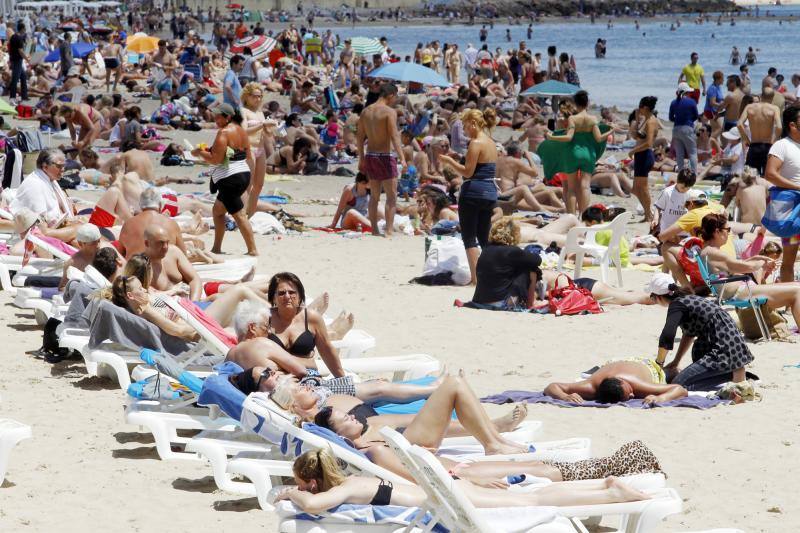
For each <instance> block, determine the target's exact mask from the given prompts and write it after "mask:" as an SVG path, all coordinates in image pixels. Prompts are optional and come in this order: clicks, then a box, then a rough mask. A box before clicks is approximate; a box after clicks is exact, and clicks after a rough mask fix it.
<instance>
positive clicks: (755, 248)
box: [742, 233, 764, 259]
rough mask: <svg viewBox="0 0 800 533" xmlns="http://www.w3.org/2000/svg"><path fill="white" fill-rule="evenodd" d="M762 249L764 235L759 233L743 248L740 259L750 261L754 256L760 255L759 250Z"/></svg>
mask: <svg viewBox="0 0 800 533" xmlns="http://www.w3.org/2000/svg"><path fill="white" fill-rule="evenodd" d="M763 247H764V234H763V233H759V234H758V235H756V238H755V239H754V240H753V242H751V243H750V245H749V246H748V247H747V248H745V250H744V252H742V259H750V258H751V257H753V256H754V255H758V254H760V253H761V249H762V248H763Z"/></svg>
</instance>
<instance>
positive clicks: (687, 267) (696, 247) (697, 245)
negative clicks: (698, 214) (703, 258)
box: [678, 237, 706, 287]
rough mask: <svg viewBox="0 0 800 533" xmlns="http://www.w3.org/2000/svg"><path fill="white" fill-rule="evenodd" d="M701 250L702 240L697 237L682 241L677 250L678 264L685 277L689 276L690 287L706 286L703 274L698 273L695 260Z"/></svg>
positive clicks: (698, 268)
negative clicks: (679, 248)
mask: <svg viewBox="0 0 800 533" xmlns="http://www.w3.org/2000/svg"><path fill="white" fill-rule="evenodd" d="M702 250H703V241H702V240H700V239H699V238H697V237H691V238H689V239H686V240H685V241H684V243H683V245H682V246H681V250H680V252H678V264H680V265H681V268H682V269H683V272H684V273H685V274H686V277H688V278H689V281H690V282H691V283H692V287H705V286H706V282H705V280H704V279H703V275H702V274H701V273H700V267H699V266H697V261H698V258H699V257H700V252H701V251H702Z"/></svg>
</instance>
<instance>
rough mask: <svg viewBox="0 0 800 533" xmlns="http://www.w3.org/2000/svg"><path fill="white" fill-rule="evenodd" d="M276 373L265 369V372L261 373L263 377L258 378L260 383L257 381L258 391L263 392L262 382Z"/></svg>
mask: <svg viewBox="0 0 800 533" xmlns="http://www.w3.org/2000/svg"><path fill="white" fill-rule="evenodd" d="M274 373H275V371H274V370H272V369H271V368H265V369H264V371H263V372H261V375H259V376H258V381H256V390H257V391H258V390H261V381H263V380H265V379H269V378H270V376H272V374H274Z"/></svg>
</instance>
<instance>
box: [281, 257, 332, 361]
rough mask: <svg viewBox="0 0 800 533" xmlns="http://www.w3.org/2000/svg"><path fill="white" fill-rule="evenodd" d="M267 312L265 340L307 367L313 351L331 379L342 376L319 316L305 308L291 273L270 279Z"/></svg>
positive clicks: (301, 290)
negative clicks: (298, 359) (320, 359)
mask: <svg viewBox="0 0 800 533" xmlns="http://www.w3.org/2000/svg"><path fill="white" fill-rule="evenodd" d="M267 300H268V301H269V303H270V304H271V305H272V306H273V307H272V309H271V311H270V317H269V322H268V334H267V338H268V339H270V340H271V341H273V342H274V343H275V344H277V345H278V346H279V347H281V348H283V349H284V350H286V351H287V352H289V353H290V354H292V355H294V356H296V357H300V358H304V360H303V362H304V363H305V362H306V361H307V364H306V365H305V366H306V367H308V368H316V363H315V362H314V348H316V349H317V351H318V352H319V355H320V357H322V361H323V362H324V363H325V366H327V367H328V370H329V371H330V373H331V374H332V375H333V376H334V377H342V376H344V369H343V368H342V363H341V361H340V360H339V354H338V352H337V350H336V348H334V347H333V345H332V344H331V341H330V339H328V328H327V327H326V326H325V322H324V321H323V320H322V316H320V314H319V313H317V312H315V311H310V310H308V309H307V308H306V307H305V301H306V292H305V288H304V287H303V284H302V283H301V282H300V278H298V277H297V276H295V275H294V274H292V273H291V272H279V273H278V274H275V275H274V276H272V279H270V281H269V286H268V287H267Z"/></svg>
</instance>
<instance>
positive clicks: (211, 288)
mask: <svg viewBox="0 0 800 533" xmlns="http://www.w3.org/2000/svg"><path fill="white" fill-rule="evenodd" d="M222 283H223V282H221V281H209V282H208V283H205V284H203V292H205V293H206V296H211V295H212V294H217V293H218V292H219V286H220V285H222Z"/></svg>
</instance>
